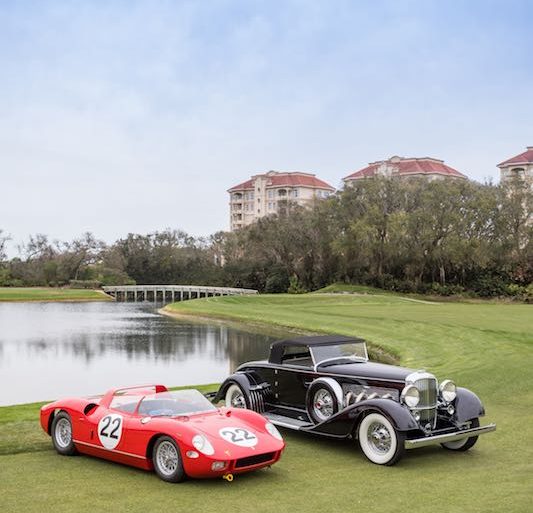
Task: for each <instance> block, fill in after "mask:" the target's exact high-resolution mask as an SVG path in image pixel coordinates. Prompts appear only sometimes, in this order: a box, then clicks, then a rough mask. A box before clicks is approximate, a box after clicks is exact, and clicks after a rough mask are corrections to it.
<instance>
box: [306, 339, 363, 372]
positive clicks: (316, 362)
mask: <svg viewBox="0 0 533 513" xmlns="http://www.w3.org/2000/svg"><path fill="white" fill-rule="evenodd" d="M355 344H357V345H362V347H363V348H364V353H365V356H354V355H339V356H333V357H329V358H322V359H321V358H320V356H319V355H318V354H317V352H319V351H320V349H321V348H324V347H338V346H347V345H355ZM317 350H318V351H317ZM309 351H310V352H311V357H312V358H313V363H314V368H315V371H316V370H317V369H318V367H320V366H321V365H322V364H324V363H326V362H334V361H337V360H349V363H365V362H367V361H368V349H367V347H366V342H365V341H364V340H357V341H350V342H344V343H339V342H336V343H333V344H325V345H320V346H319V345H316V346H309Z"/></svg>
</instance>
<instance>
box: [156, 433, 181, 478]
mask: <svg viewBox="0 0 533 513" xmlns="http://www.w3.org/2000/svg"><path fill="white" fill-rule="evenodd" d="M156 459H157V466H158V467H159V470H160V471H161V473H162V474H164V475H166V476H170V475H172V474H173V473H174V472H175V471H176V469H177V468H178V462H179V459H178V452H177V450H176V447H174V445H173V444H172V443H170V442H166V441H165V442H162V443H161V444H160V445H159V447H158V448H157V455H156Z"/></svg>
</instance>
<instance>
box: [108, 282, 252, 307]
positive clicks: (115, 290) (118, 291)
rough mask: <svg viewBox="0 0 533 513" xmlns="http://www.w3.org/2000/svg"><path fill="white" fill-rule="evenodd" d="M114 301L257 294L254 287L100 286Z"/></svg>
mask: <svg viewBox="0 0 533 513" xmlns="http://www.w3.org/2000/svg"><path fill="white" fill-rule="evenodd" d="M102 288H103V289H104V292H106V293H107V294H109V295H110V296H113V297H114V298H115V300H116V301H153V302H154V303H155V302H158V301H160V302H163V303H165V302H168V301H172V302H174V301H185V300H187V299H197V298H200V297H213V296H242V295H245V294H257V290H254V289H237V288H229V287H203V286H199V285H118V286H112V287H111V286H110V287H102Z"/></svg>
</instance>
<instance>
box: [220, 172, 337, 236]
mask: <svg viewBox="0 0 533 513" xmlns="http://www.w3.org/2000/svg"><path fill="white" fill-rule="evenodd" d="M334 191H335V188H334V187H332V186H331V185H329V184H328V183H326V182H324V181H323V180H320V178H317V177H316V175H314V174H311V173H302V172H299V171H295V172H281V171H269V172H268V173H263V174H258V175H254V176H252V177H251V178H250V179H249V180H246V181H245V182H242V183H240V184H238V185H235V186H233V187H231V188H230V189H228V193H229V195H230V226H231V230H232V231H233V230H237V229H239V228H241V227H243V226H247V225H249V224H251V223H253V222H254V221H256V220H257V219H259V218H260V217H264V216H267V215H270V214H275V213H277V212H279V211H280V210H281V209H282V208H285V205H286V204H287V202H288V201H290V202H294V203H296V204H298V205H309V204H312V203H313V202H314V201H316V200H318V199H323V198H327V197H328V196H329V195H330V194H331V193H332V192H334Z"/></svg>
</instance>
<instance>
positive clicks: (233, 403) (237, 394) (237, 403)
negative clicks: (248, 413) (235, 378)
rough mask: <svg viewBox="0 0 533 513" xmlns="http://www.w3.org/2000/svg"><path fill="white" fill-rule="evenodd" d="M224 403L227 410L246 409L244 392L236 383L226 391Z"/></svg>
mask: <svg viewBox="0 0 533 513" xmlns="http://www.w3.org/2000/svg"><path fill="white" fill-rule="evenodd" d="M225 403H226V407H227V408H247V405H246V397H245V395H244V392H243V391H242V388H241V387H240V386H239V385H237V384H236V383H233V384H232V385H230V386H229V387H228V389H227V390H226V396H225Z"/></svg>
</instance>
